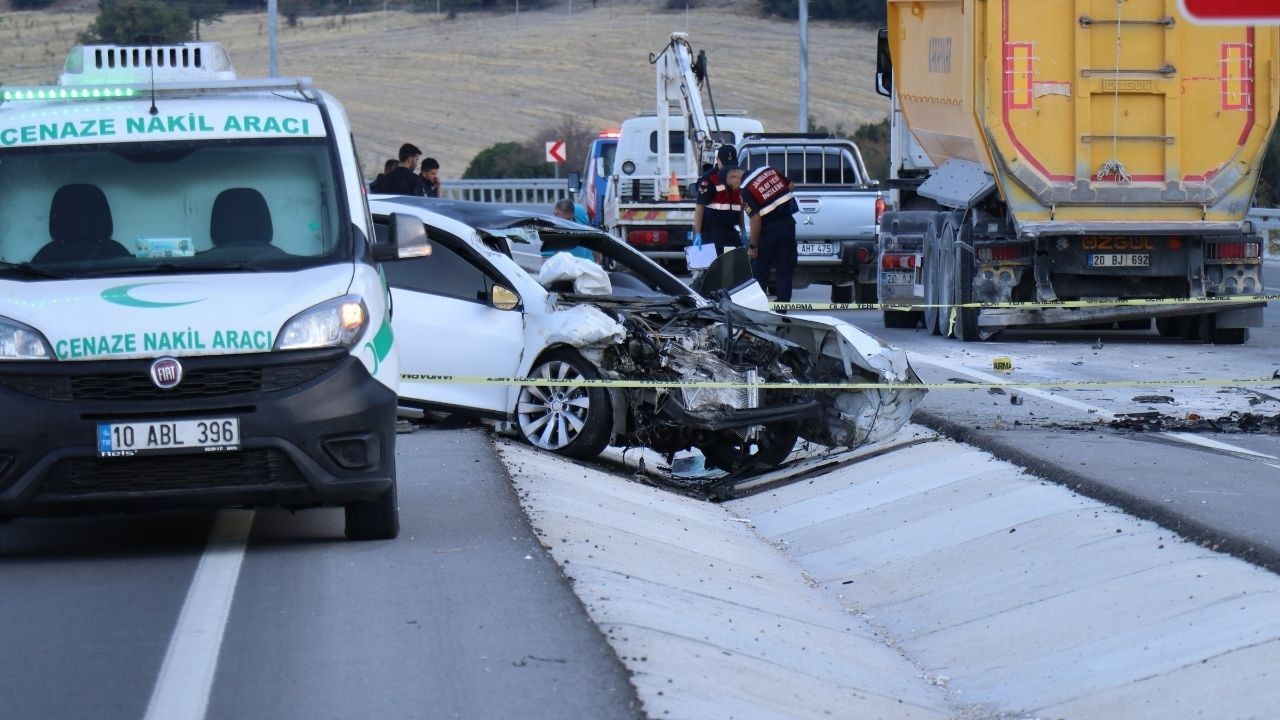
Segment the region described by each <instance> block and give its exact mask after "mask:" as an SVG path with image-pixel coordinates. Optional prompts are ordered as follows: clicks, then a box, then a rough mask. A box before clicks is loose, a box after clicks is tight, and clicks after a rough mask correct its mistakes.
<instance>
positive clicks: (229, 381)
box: [0, 358, 340, 402]
mask: <svg viewBox="0 0 1280 720" xmlns="http://www.w3.org/2000/svg"><path fill="white" fill-rule="evenodd" d="M339 360H340V358H325V359H321V360H314V361H310V362H298V363H292V364H281V365H268V366H266V367H232V368H191V369H189V370H187V372H186V373H185V375H184V376H183V378H182V383H181V384H179V385H178V387H176V388H173V389H172V390H161V389H160V388H158V387H156V386H155V385H154V384H153V383H152V382H151V378H150V376H149V375H148V373H147V370H146V368H145V367H140V368H139V370H138V371H135V372H129V373H101V374H87V375H51V374H43V373H42V374H12V375H10V374H0V386H4V387H6V388H9V389H10V390H15V391H17V392H20V393H22V394H24V395H31V396H33V397H37V398H40V399H42V400H54V401H58V402H71V401H76V400H81V401H147V400H174V399H183V398H214V397H227V396H234V395H244V394H249V393H258V392H278V391H280V390H288V389H289V388H292V387H296V386H298V385H302V384H303V383H306V382H310V381H311V380H314V379H316V378H318V377H320V376H321V375H323V374H324V373H326V372H328V371H329V370H331V369H332V368H333V367H335V366H336V365H337V364H338V362H339Z"/></svg>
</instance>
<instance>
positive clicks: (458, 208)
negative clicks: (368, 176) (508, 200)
mask: <svg viewBox="0 0 1280 720" xmlns="http://www.w3.org/2000/svg"><path fill="white" fill-rule="evenodd" d="M370 199H372V200H380V201H382V202H388V203H394V204H396V205H404V206H406V207H413V208H421V209H423V210H429V211H431V212H433V213H438V214H440V215H443V216H445V217H447V218H449V219H451V220H457V221H458V222H460V223H463V224H464V225H470V226H471V227H473V228H491V229H506V228H514V227H521V226H524V225H541V226H543V227H555V228H559V229H561V230H579V231H583V230H585V231H590V232H599V230H597V229H596V228H593V227H591V226H589V225H581V224H579V223H575V222H572V221H570V220H564V219H562V218H558V217H556V216H555V215H552V214H550V213H542V212H538V211H536V210H530V209H528V208H525V207H520V206H516V205H501V204H495V203H481V202H468V201H466V200H447V199H440V198H428V197H413V196H409V195H386V196H373V197H371V198H370Z"/></svg>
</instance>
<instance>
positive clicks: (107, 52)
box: [58, 42, 236, 86]
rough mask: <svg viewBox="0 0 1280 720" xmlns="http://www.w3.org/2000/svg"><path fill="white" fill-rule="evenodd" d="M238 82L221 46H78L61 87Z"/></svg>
mask: <svg viewBox="0 0 1280 720" xmlns="http://www.w3.org/2000/svg"><path fill="white" fill-rule="evenodd" d="M152 72H154V73H155V76H154V77H155V81H156V82H158V83H165V82H191V81H199V80H235V79H236V72H235V70H234V69H233V68H232V67H231V58H230V57H229V56H228V55H227V51H226V49H224V48H223V47H222V44H221V43H216V42H190V43H178V44H173V45H79V46H76V47H75V48H74V49H73V50H72V51H71V54H70V55H68V56H67V63H66V66H65V67H64V68H63V71H62V75H60V76H59V77H58V84H59V85H64V86H71V85H95V84H99V83H147V82H151V79H152Z"/></svg>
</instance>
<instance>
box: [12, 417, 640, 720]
mask: <svg viewBox="0 0 1280 720" xmlns="http://www.w3.org/2000/svg"><path fill="white" fill-rule="evenodd" d="M398 463H399V473H400V478H399V482H400V502H401V522H402V528H403V529H402V533H401V536H400V538H399V539H398V540H395V541H391V542H375V543H351V542H347V541H345V540H343V539H342V513H341V511H340V510H311V511H305V512H300V513H297V514H290V513H287V512H284V511H258V512H256V513H249V512H246V511H227V512H223V513H171V514H163V515H148V516H138V517H124V518H122V517H111V518H88V519H56V520H55V519H50V520H18V521H14V522H11V523H7V524H4V525H0V588H2V590H0V616H2V617H4V618H5V620H4V623H3V624H2V625H0V719H3V720H25V719H27V718H59V719H63V720H71V719H73V718H93V719H100V718H148V719H149V720H150V718H156V719H159V718H164V720H172V719H174V718H183V717H190V718H202V717H208V718H272V719H278V718H308V719H311V718H357V717H368V718H503V717H520V718H557V719H559V718H569V717H584V718H585V717H590V718H635V717H639V716H640V713H639V710H638V709H637V708H638V707H639V703H638V701H637V700H636V697H635V694H634V691H633V689H632V687H631V685H630V684H629V682H628V680H627V676H626V671H625V669H624V668H623V666H622V664H621V663H620V662H619V660H618V658H617V657H616V655H615V654H614V652H613V651H612V650H611V649H610V647H609V646H608V644H607V643H606V642H605V639H604V637H603V636H602V635H601V634H600V632H599V631H598V630H597V629H596V627H595V626H594V625H593V624H591V622H590V620H589V619H588V617H587V615H586V612H585V611H584V609H583V608H582V606H581V604H580V603H579V601H578V599H577V598H576V597H575V596H574V595H573V592H572V590H571V589H570V587H569V584H568V582H567V581H566V579H565V578H564V576H563V574H562V573H561V572H560V570H559V568H558V567H556V565H555V563H554V561H553V560H551V559H550V557H549V556H548V555H547V554H546V553H545V551H544V550H543V549H542V547H541V546H540V545H539V544H538V542H537V539H536V538H535V536H534V533H533V530H532V529H531V528H530V526H529V524H528V521H527V519H526V518H525V516H524V514H523V513H522V512H521V510H520V507H519V504H518V502H517V499H516V497H515V494H514V491H513V489H512V487H511V485H510V482H509V480H508V478H507V477H506V475H505V472H504V471H503V470H502V469H501V467H500V466H499V464H498V463H497V461H496V459H495V457H494V455H493V453H492V451H491V449H490V446H489V443H488V441H487V439H486V438H485V436H484V434H483V433H481V432H480V431H476V430H461V431H419V432H417V433H415V434H412V435H401V436H400V446H399V452H398ZM250 523H251V525H250ZM250 527H251V530H250V529H249V528H250ZM211 533H212V537H213V538H214V540H213V542H212V543H210V538H211ZM207 548H208V549H207ZM193 583H194V584H195V586H196V588H197V589H196V590H192V587H193ZM189 590H190V591H191V594H190V598H189V597H188V592H189ZM197 590H198V591H197ZM193 603H202V606H201V607H199V608H193V607H192V604H193ZM184 604H185V606H186V611H185V612H184ZM206 710H207V712H206Z"/></svg>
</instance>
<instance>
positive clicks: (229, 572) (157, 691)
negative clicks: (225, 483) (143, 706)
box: [144, 510, 253, 720]
mask: <svg viewBox="0 0 1280 720" xmlns="http://www.w3.org/2000/svg"><path fill="white" fill-rule="evenodd" d="M252 525H253V511H252V510H247V511H246V510H223V511H221V512H219V513H218V517H217V518H215V519H214V521H213V530H212V531H211V532H210V533H209V544H208V545H207V546H205V550H204V554H203V555H202V556H201V557H200V564H199V565H198V566H197V567H196V573H195V576H194V577H193V578H191V587H189V588H188V589H187V599H186V600H185V601H184V602H183V604H182V612H181V613H180V614H179V615H178V624H177V626H176V627H175V628H174V629H173V636H172V637H170V638H169V649H168V650H167V651H166V652H165V655H164V663H162V664H161V666H160V675H159V676H158V677H157V678H156V685H155V688H154V689H153V690H152V691H151V702H149V703H148V704H147V714H146V716H145V718H144V720H203V719H204V716H205V711H206V709H207V708H208V706H209V693H210V691H211V690H213V676H214V672H215V671H216V670H217V669H218V654H219V653H220V652H221V650H222V634H223V631H224V630H226V627H227V616H228V615H229V614H230V612H231V601H232V599H233V598H234V597H235V594H236V582H237V581H239V579H240V564H241V562H242V561H243V560H244V548H245V544H246V543H247V542H248V540H249V529H250V528H251V527H252Z"/></svg>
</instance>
